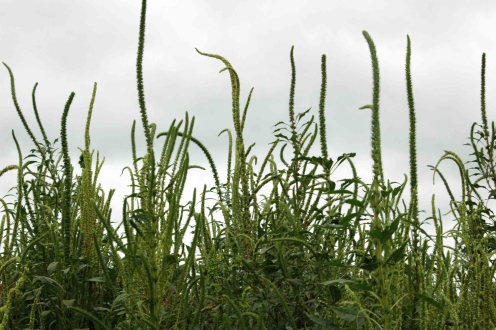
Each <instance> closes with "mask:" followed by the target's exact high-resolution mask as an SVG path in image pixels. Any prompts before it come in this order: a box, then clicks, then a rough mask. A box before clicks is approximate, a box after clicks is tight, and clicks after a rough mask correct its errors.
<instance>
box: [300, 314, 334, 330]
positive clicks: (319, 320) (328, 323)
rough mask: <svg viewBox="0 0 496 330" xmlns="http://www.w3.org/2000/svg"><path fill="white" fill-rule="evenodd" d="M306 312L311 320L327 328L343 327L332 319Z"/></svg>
mask: <svg viewBox="0 0 496 330" xmlns="http://www.w3.org/2000/svg"><path fill="white" fill-rule="evenodd" d="M305 314H306V315H307V316H308V318H309V319H310V320H312V322H314V323H315V324H318V325H320V326H322V327H325V328H326V329H341V328H340V327H339V326H337V325H336V324H335V323H334V322H332V321H331V320H328V319H323V318H321V317H318V316H315V315H310V314H308V313H307V312H305Z"/></svg>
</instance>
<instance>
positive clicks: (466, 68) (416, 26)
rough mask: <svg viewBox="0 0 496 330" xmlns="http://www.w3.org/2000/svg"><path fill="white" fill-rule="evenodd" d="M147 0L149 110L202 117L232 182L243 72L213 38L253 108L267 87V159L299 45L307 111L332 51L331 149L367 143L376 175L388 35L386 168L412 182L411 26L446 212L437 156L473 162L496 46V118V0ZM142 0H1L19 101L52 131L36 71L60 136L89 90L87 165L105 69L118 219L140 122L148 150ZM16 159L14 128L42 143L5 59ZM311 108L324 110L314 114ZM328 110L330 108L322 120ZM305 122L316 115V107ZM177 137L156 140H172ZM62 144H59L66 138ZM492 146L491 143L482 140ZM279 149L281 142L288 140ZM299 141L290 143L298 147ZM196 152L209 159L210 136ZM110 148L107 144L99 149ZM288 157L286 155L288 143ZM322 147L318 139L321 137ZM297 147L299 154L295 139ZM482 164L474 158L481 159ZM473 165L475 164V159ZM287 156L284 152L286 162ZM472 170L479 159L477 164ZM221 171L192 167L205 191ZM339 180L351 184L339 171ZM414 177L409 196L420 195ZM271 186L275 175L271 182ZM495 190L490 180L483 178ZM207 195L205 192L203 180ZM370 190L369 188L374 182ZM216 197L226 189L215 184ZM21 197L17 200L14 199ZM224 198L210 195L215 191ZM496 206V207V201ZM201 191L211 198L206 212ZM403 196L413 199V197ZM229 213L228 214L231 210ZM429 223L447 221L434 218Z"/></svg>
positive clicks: (1, 86)
mask: <svg viewBox="0 0 496 330" xmlns="http://www.w3.org/2000/svg"><path fill="white" fill-rule="evenodd" d="M465 3H466V2H463V1H450V3H449V5H447V4H446V3H445V2H439V1H427V0H422V1H420V0H419V1H415V2H407V1H401V2H400V1H380V0H379V1H378V0H375V1H353V2H343V1H313V2H311V4H310V2H308V1H295V0H283V1H270V0H264V1H259V0H256V1H244V2H237V1H225V0H223V1H220V0H215V1H204V0H196V1H190V0H181V1H173V0H170V1H157V0H149V1H148V10H147V28H146V41H145V53H144V85H145V95H146V102H147V108H148V118H149V121H150V123H152V122H154V123H157V125H158V128H157V132H164V131H166V130H167V129H168V128H169V126H170V124H171V122H172V120H173V119H175V118H176V119H177V120H178V121H179V120H181V119H184V115H185V112H186V111H188V112H189V114H190V116H195V117H196V122H195V128H194V131H193V135H194V137H195V138H197V139H199V140H200V141H202V142H203V144H204V145H205V146H206V147H207V148H208V149H209V151H210V152H211V154H212V156H213V158H214V160H215V161H216V164H217V167H218V170H219V173H220V176H221V177H220V180H221V182H223V183H225V182H226V172H227V148H228V139H227V135H226V134H223V135H221V136H220V137H219V136H218V134H219V133H220V132H221V131H222V130H224V129H225V128H229V129H231V131H232V132H233V134H234V127H233V121H232V114H231V86H230V79H229V74H228V73H227V71H226V72H223V73H221V74H219V70H221V69H222V68H224V65H223V64H222V62H220V61H219V60H216V59H213V58H208V57H204V56H201V55H199V54H198V53H197V52H196V51H195V47H196V48H198V49H199V50H200V51H202V52H206V53H214V54H219V55H222V56H224V57H225V58H226V59H227V60H229V61H230V62H231V64H232V65H233V66H234V68H235V70H236V71H237V73H238V75H239V77H240V82H241V98H240V103H241V107H242V108H244V106H245V104H246V100H247V97H248V93H249V91H250V89H251V88H252V87H254V92H253V95H252V99H251V103H250V107H249V110H248V115H247V120H246V125H245V141H246V147H248V146H249V145H251V144H252V143H254V142H255V143H256V146H255V147H254V149H253V151H252V153H251V155H253V154H255V155H257V156H258V158H259V163H258V165H257V166H256V169H257V172H258V169H259V168H260V165H261V162H262V161H263V158H264V157H265V155H266V154H267V151H268V150H269V148H270V145H269V143H270V142H273V141H275V140H276V138H275V137H274V136H273V134H272V132H273V130H274V129H275V127H273V125H275V124H276V123H277V122H279V121H284V122H286V123H288V122H289V115H288V108H289V106H288V104H289V91H290V82H291V65H290V57H289V56H290V50H291V47H292V46H293V45H294V47H295V48H294V57H295V63H296V95H295V112H296V113H299V112H303V111H305V110H306V109H308V108H310V107H312V110H311V112H310V115H312V114H313V115H315V116H316V119H317V118H318V106H319V93H320V84H321V73H320V72H321V71H320V65H321V56H322V54H326V55H327V72H328V76H327V79H328V84H327V99H326V105H325V111H326V120H327V122H326V124H327V130H326V135H327V140H328V149H329V150H328V152H329V155H330V156H331V157H332V159H333V160H336V158H337V157H338V156H340V155H342V154H343V153H349V152H355V153H356V154H357V155H356V157H355V158H353V161H354V163H355V165H356V167H357V171H358V175H359V176H360V177H361V178H362V179H363V180H364V181H365V182H367V183H370V182H371V180H372V159H371V143H370V141H371V112H370V111H369V110H362V111H360V110H358V108H360V107H361V106H363V105H366V104H371V103H372V67H371V59H370V52H369V47H368V45H367V42H366V40H365V39H364V37H363V35H362V31H363V30H366V31H368V33H369V34H370V35H371V37H372V39H373V40H374V42H375V45H376V49H377V54H378V58H379V66H380V70H381V97H380V106H381V107H380V120H381V138H382V158H383V164H384V173H385V177H386V179H389V180H391V181H392V182H393V181H395V182H400V183H401V182H403V180H404V176H403V173H406V174H407V175H408V176H410V168H409V117H408V111H409V109H408V103H407V94H406V82H405V58H406V47H407V34H408V35H409V36H410V39H411V43H412V44H411V46H412V67H411V68H412V79H413V85H414V97H415V107H416V109H415V110H416V116H417V157H418V159H417V160H418V179H419V198H420V210H425V211H426V212H425V213H421V214H420V217H421V220H423V219H425V218H427V217H430V216H432V215H431V206H430V202H431V196H432V194H436V207H437V208H439V209H440V210H441V212H442V214H445V213H447V212H448V211H450V207H449V196H448V193H447V192H446V189H445V187H444V185H443V184H442V181H441V179H440V177H439V176H437V177H436V184H435V185H433V181H432V177H433V172H432V170H431V169H430V168H429V167H428V165H435V164H436V163H437V161H438V159H439V158H440V157H441V156H443V154H444V150H451V151H453V152H455V153H457V154H458V155H459V156H460V157H461V158H462V160H463V161H465V162H466V161H469V160H473V159H474V158H473V156H469V154H470V153H472V152H473V149H472V148H471V147H468V146H463V144H465V143H468V142H469V140H467V138H468V137H469V134H470V127H471V125H472V123H473V122H477V123H478V124H481V123H482V120H481V112H480V81H481V78H480V73H481V61H482V53H483V52H485V53H486V54H487V55H486V56H487V66H486V72H487V73H486V89H487V95H486V105H487V114H488V120H489V122H490V123H491V122H492V120H493V119H494V117H495V116H494V114H495V111H494V108H495V102H496V99H495V97H494V93H492V92H491V91H492V90H494V88H496V79H495V78H496V73H495V68H496V55H495V54H496V52H495V50H496V48H495V42H494V41H495V39H494V33H493V31H494V13H495V8H494V5H493V4H492V2H491V1H478V2H470V3H466V4H465ZM140 8H141V1H138V0H132V1H131V0H119V1H115V0H107V1H96V0H86V1H61V0H50V1H48V0H44V1H39V0H37V1H34V0H22V1H20V0H2V10H1V11H0V40H1V43H0V61H3V62H5V63H6V64H7V65H9V66H10V68H11V69H12V70H13V73H14V75H15V84H16V90H17V97H18V102H19V104H20V107H21V109H22V111H23V113H24V116H25V117H26V119H27V121H28V123H29V125H30V127H31V129H32V130H33V132H34V133H35V134H36V136H37V137H38V139H39V140H41V132H40V131H39V129H38V126H37V124H36V120H35V116H34V112H33V106H32V101H31V93H32V90H33V87H34V85H35V83H36V82H38V83H39V85H38V88H37V91H36V99H37V107H38V111H39V113H40V115H41V118H42V120H43V124H44V126H45V130H46V131H47V133H48V135H49V139H50V140H51V141H53V140H54V139H55V138H57V137H59V135H60V120H61V116H62V112H63V108H64V105H65V103H66V102H67V99H68V97H69V95H70V93H71V92H73V91H74V92H75V93H76V96H75V98H74V101H73V104H72V106H71V109H70V112H69V119H68V130H69V132H68V139H69V149H70V157H71V161H72V164H73V165H74V167H75V169H76V173H80V171H81V170H80V168H79V165H78V158H79V155H80V152H79V150H78V147H81V148H84V128H85V122H86V116H87V111H88V107H89V103H90V99H91V93H92V89H93V83H94V82H97V83H98V92H97V96H96V100H95V105H94V109H93V116H92V122H91V148H92V149H96V150H99V151H100V155H102V156H105V164H104V166H103V170H102V172H101V174H100V182H101V183H102V186H103V188H104V189H105V191H107V192H108V190H109V189H110V188H115V189H116V193H115V195H114V198H113V202H112V208H113V212H112V221H115V222H117V221H120V220H121V219H120V217H121V214H122V200H123V197H124V196H125V195H128V194H130V193H131V189H130V187H128V185H129V184H130V178H129V173H128V172H124V174H123V175H122V176H121V172H122V169H123V168H124V167H125V166H131V165H132V156H131V137H130V136H131V126H132V122H133V120H136V121H137V147H138V155H139V156H142V155H144V153H145V152H146V150H145V143H144V141H145V140H144V136H143V128H142V124H141V120H140V112H139V106H138V97H137V90H136V66H135V65H136V54H137V46H138V31H139V19H140ZM0 113H1V117H0V118H1V120H0V140H1V141H2V143H1V144H0V155H2V157H1V158H0V159H1V165H0V166H1V167H2V168H3V167H5V166H7V165H10V164H17V151H16V148H15V144H14V141H13V139H12V130H14V132H15V134H16V137H17V139H18V141H19V142H20V145H21V148H22V152H23V156H27V155H28V154H29V150H30V149H32V148H33V147H34V146H33V144H32V141H31V140H30V138H29V136H28V135H27V133H26V132H25V130H24V127H23V125H22V123H21V121H20V119H19V117H18V115H17V113H16V111H15V107H14V105H13V102H12V98H11V91H10V78H9V75H8V71H7V69H6V68H5V67H3V66H1V67H0ZM306 118H308V119H309V118H310V116H306V117H305V119H306ZM316 121H317V120H316ZM303 122H306V120H304V121H303ZM163 141H164V139H163V138H161V139H159V140H158V141H157V142H156V150H157V152H158V153H159V152H160V150H161V144H162V143H163ZM58 146H60V144H59V145H58ZM481 146H482V145H481V144H479V148H480V147H481ZM278 150H279V148H278ZM289 150H290V148H288V151H289ZM189 152H190V164H196V165H200V166H203V167H205V168H207V169H208V168H209V166H208V163H207V160H206V158H205V157H204V155H203V153H202V152H201V150H200V149H199V148H197V147H196V145H193V144H192V146H191V147H190V151H189ZM95 154H96V152H95ZM275 155H277V157H276V159H277V162H278V164H282V163H281V162H280V160H279V156H278V153H276V154H275ZM310 155H312V156H320V145H319V144H318V139H317V141H316V143H315V145H314V147H313V148H312V151H311V152H310ZM286 158H287V159H291V153H289V152H288V153H286ZM472 164H473V163H472ZM472 164H470V165H471V166H469V167H473V166H475V165H472ZM279 169H282V167H279ZM440 169H441V171H442V172H443V174H444V175H445V177H446V178H447V180H448V182H450V183H451V189H452V191H453V194H454V195H455V198H457V199H458V200H460V199H461V186H460V174H459V172H458V169H457V167H456V165H455V164H454V163H453V162H452V161H444V162H443V163H442V164H441V166H440ZM471 173H473V170H471ZM351 175H352V174H351V169H350V168H349V166H348V165H347V163H343V165H342V166H341V167H340V168H339V169H338V170H337V171H336V172H335V173H334V174H333V176H332V178H333V180H334V181H336V182H337V181H338V180H340V179H343V178H350V177H351ZM15 184H16V173H15V172H13V171H11V172H9V173H7V174H6V175H4V176H3V177H2V178H0V196H4V195H5V194H7V191H8V189H9V188H10V187H12V186H14V185H15ZM204 184H207V188H211V187H213V185H214V181H213V179H212V175H211V172H210V171H202V170H199V169H194V170H191V171H190V173H189V178H188V183H187V186H186V189H185V192H184V195H183V197H182V201H183V204H185V203H186V202H187V201H189V200H191V196H192V192H193V188H194V187H197V190H198V191H201V190H202V188H203V185H204ZM338 186H339V184H338ZM409 189H410V188H409V184H408V185H407V187H406V188H405V192H404V194H403V199H404V200H405V204H407V205H408V203H409V200H410V193H409ZM265 192H267V190H265ZM480 193H481V194H482V196H483V198H487V196H488V194H487V192H485V191H484V190H482V189H481V190H480ZM198 194H199V192H198ZM361 196H363V193H361ZM210 197H215V195H213V194H211V195H210ZM7 200H8V201H12V200H11V199H7ZM212 204H213V202H212V201H210V204H208V203H207V205H212ZM488 205H490V206H491V205H492V206H494V202H491V203H489V204H488ZM199 207H200V205H198V206H197V211H199ZM401 210H403V207H402V206H401ZM220 216H221V214H220V213H216V217H220ZM453 220H454V216H453V215H452V214H449V215H446V216H444V217H443V222H444V226H445V228H444V230H445V231H446V230H448V229H450V228H451V227H453V225H454V221H453ZM427 229H428V231H429V232H432V227H430V226H427Z"/></svg>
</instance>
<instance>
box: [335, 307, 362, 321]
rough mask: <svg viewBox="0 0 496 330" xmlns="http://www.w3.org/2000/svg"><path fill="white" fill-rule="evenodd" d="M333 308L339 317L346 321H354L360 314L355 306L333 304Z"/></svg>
mask: <svg viewBox="0 0 496 330" xmlns="http://www.w3.org/2000/svg"><path fill="white" fill-rule="evenodd" d="M331 309H332V310H333V311H334V313H336V315H337V317H339V318H340V319H343V320H344V321H346V322H354V321H355V320H356V319H357V317H358V314H359V311H358V310H357V309H356V308H355V307H353V306H350V307H346V308H341V307H334V306H331Z"/></svg>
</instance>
